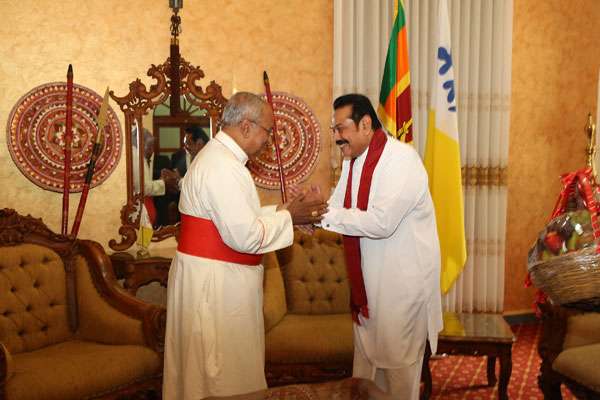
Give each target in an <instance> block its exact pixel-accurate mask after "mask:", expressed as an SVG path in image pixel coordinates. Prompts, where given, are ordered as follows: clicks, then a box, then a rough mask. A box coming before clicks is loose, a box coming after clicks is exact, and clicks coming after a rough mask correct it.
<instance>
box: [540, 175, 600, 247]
mask: <svg viewBox="0 0 600 400" xmlns="http://www.w3.org/2000/svg"><path fill="white" fill-rule="evenodd" d="M561 181H562V183H563V189H562V190H561V192H560V195H559V196H558V199H557V200H556V205H555V206H554V211H552V216H551V217H550V219H551V220H552V219H554V218H556V217H558V216H559V215H561V214H563V213H564V212H565V211H566V208H567V202H568V200H569V197H571V196H572V195H573V194H574V193H575V190H576V188H577V184H579V186H580V189H581V190H580V192H581V193H582V194H583V197H584V200H585V204H586V207H587V210H588V211H589V213H590V221H591V223H592V232H593V233H594V240H595V241H596V243H597V244H596V254H600V241H598V238H600V229H599V227H598V215H597V211H598V206H597V204H596V199H595V197H594V190H593V188H592V182H593V179H592V169H591V168H589V167H588V168H584V169H580V170H579V171H575V172H569V173H567V174H563V175H562V176H561Z"/></svg>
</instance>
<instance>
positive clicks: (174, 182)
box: [160, 168, 181, 193]
mask: <svg viewBox="0 0 600 400" xmlns="http://www.w3.org/2000/svg"><path fill="white" fill-rule="evenodd" d="M160 179H162V180H163V182H165V189H166V191H167V192H168V193H178V192H179V180H180V179H181V176H180V175H179V171H177V170H176V169H175V170H170V169H166V168H163V169H162V170H161V171H160Z"/></svg>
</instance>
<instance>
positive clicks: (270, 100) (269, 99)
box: [263, 71, 287, 203]
mask: <svg viewBox="0 0 600 400" xmlns="http://www.w3.org/2000/svg"><path fill="white" fill-rule="evenodd" d="M263 81H264V83H265V94H266V95H267V102H268V103H269V105H270V106H271V110H273V146H275V155H276V156H277V169H278V170H279V186H280V187H281V201H282V202H283V203H285V202H286V201H287V194H286V190H285V176H284V175H283V165H282V163H281V151H280V150H279V142H278V141H277V118H275V107H274V106H273V96H272V95H271V84H270V83H269V75H267V71H263Z"/></svg>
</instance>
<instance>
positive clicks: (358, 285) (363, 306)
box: [344, 129, 387, 325]
mask: <svg viewBox="0 0 600 400" xmlns="http://www.w3.org/2000/svg"><path fill="white" fill-rule="evenodd" d="M386 141H387V138H386V134H385V133H384V132H383V130H381V129H378V130H377V131H375V133H374V134H373V138H372V139H371V143H370V144H369V150H368V153H367V158H366V160H365V164H364V165H363V168H362V174H361V176H360V185H359V187H358V198H357V201H356V207H357V208H358V209H359V210H363V211H366V210H367V206H368V203H369V192H370V190H371V180H372V178H373V172H374V171H375V166H377V162H378V161H379V158H381V153H383V149H384V147H385V143H386ZM355 160H356V159H354V158H353V159H352V160H351V161H350V171H349V172H348V183H347V185H346V195H345V197H344V208H352V169H353V167H354V161H355ZM344 254H345V255H346V268H347V270H348V279H349V280H350V309H351V311H352V320H353V321H354V322H356V323H357V324H358V325H360V322H359V320H358V314H359V313H360V314H362V315H363V317H365V318H369V308H368V302H367V292H366V290H365V282H364V280H363V274H362V268H361V254H360V237H358V236H347V235H344Z"/></svg>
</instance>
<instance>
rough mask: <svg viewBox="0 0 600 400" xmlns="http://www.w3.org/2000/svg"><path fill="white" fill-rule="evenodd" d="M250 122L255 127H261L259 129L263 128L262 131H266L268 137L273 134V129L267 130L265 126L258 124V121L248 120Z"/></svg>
mask: <svg viewBox="0 0 600 400" xmlns="http://www.w3.org/2000/svg"><path fill="white" fill-rule="evenodd" d="M248 121H250V122H252V123H253V124H254V125H256V126H258V127H259V128H261V129H262V130H264V131H265V132H267V134H268V135H271V134H273V128H269V129H267V128H265V127H264V126H262V125H261V124H259V123H258V122H256V121H252V120H248Z"/></svg>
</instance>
